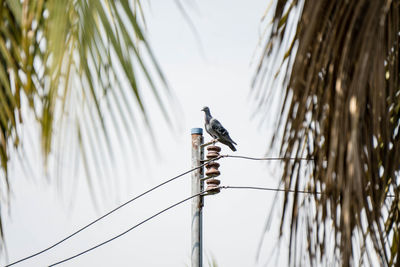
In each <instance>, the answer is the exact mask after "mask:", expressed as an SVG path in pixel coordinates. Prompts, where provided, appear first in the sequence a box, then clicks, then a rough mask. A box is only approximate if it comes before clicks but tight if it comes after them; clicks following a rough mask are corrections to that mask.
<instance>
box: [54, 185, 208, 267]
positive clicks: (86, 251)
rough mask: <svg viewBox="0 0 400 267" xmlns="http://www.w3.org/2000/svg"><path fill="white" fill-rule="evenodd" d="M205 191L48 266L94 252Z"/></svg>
mask: <svg viewBox="0 0 400 267" xmlns="http://www.w3.org/2000/svg"><path fill="white" fill-rule="evenodd" d="M207 191H208V190H205V191H203V192H200V193H198V194H195V195H192V196H190V197H187V198H185V199H183V200H181V201H179V202H176V203H175V204H173V205H171V206H169V207H167V208H165V209H163V210H161V211H159V212H157V213H156V214H154V215H152V216H150V217H148V218H147V219H145V220H143V221H141V222H140V223H138V224H136V225H134V226H132V227H131V228H129V229H127V230H125V231H124V232H122V233H120V234H118V235H116V236H114V237H112V238H110V239H107V240H106V241H103V242H101V243H99V244H97V245H95V246H93V247H91V248H89V249H86V250H84V251H82V252H80V253H78V254H75V255H73V256H71V257H69V258H66V259H64V260H61V261H59V262H56V263H53V264H51V265H49V267H51V266H56V265H58V264H61V263H64V262H66V261H69V260H72V259H74V258H76V257H79V256H81V255H83V254H86V253H88V252H89V251H92V250H94V249H96V248H98V247H101V246H103V245H105V244H107V243H109V242H111V241H113V240H115V239H117V238H119V237H121V236H123V235H125V234H127V233H128V232H130V231H132V230H133V229H135V228H136V227H138V226H140V225H142V224H144V223H145V222H148V221H150V220H151V219H153V218H155V217H157V216H158V215H160V214H162V213H164V212H166V211H167V210H169V209H172V208H174V207H176V206H178V205H180V204H182V203H184V202H186V201H188V200H190V199H192V198H194V197H197V196H200V195H203V194H204V193H206V192H207Z"/></svg>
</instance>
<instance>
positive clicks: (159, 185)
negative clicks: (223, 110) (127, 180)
mask: <svg viewBox="0 0 400 267" xmlns="http://www.w3.org/2000/svg"><path fill="white" fill-rule="evenodd" d="M220 158H221V156H220V157H217V158H214V159H210V160H206V161H204V163H203V164H201V165H199V166H197V167H195V168H193V169H190V170H188V171H185V172H183V173H181V174H179V175H177V176H175V177H173V178H171V179H169V180H166V181H164V182H162V183H161V184H158V185H156V186H154V187H152V188H150V189H149V190H147V191H145V192H143V193H141V194H140V195H138V196H136V197H133V198H131V199H130V200H128V201H126V202H124V203H122V204H121V205H119V206H118V207H116V208H114V209H112V210H111V211H109V212H107V213H106V214H104V215H102V216H101V217H99V218H97V219H95V220H94V221H92V222H90V223H88V224H87V225H85V226H83V227H82V228H80V229H78V230H77V231H75V232H73V233H72V234H70V235H68V236H67V237H65V238H63V239H61V240H60V241H58V242H56V243H54V244H53V245H51V246H49V247H47V248H45V249H43V250H41V251H39V252H36V253H34V254H32V255H29V256H27V257H25V258H22V259H19V260H17V261H14V262H12V263H9V264H8V265H5V267H8V266H12V265H15V264H17V263H20V262H23V261H26V260H28V259H30V258H33V257H36V256H38V255H40V254H42V253H44V252H46V251H49V250H50V249H52V248H54V247H56V246H58V245H60V244H61V243H63V242H64V241H66V240H68V239H70V238H71V237H73V236H75V235H76V234H78V233H80V232H82V231H83V230H85V229H86V228H88V227H90V226H92V225H93V224H95V223H97V222H98V221H100V220H102V219H104V218H105V217H107V216H109V215H110V214H112V213H114V212H115V211H117V210H119V209H120V208H122V207H124V206H126V205H128V204H129V203H131V202H133V201H134V200H137V199H138V198H140V197H142V196H144V195H146V194H148V193H150V192H151V191H153V190H155V189H157V188H159V187H161V186H163V185H165V184H167V183H170V182H172V181H174V180H176V179H178V178H180V177H182V176H184V175H186V174H188V173H191V172H192V171H195V170H197V169H200V168H202V167H204V166H205V165H207V163H209V162H211V161H216V160H218V159H220Z"/></svg>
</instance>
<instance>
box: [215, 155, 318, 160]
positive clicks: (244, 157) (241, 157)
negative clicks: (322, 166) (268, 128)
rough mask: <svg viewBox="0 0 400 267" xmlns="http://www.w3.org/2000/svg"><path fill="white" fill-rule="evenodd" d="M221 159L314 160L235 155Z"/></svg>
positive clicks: (223, 156) (224, 156)
mask: <svg viewBox="0 0 400 267" xmlns="http://www.w3.org/2000/svg"><path fill="white" fill-rule="evenodd" d="M221 157H222V158H238V159H249V160H307V161H310V160H314V159H313V158H285V157H265V158H254V157H248V156H237V155H222V156H221Z"/></svg>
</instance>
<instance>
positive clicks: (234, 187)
mask: <svg viewBox="0 0 400 267" xmlns="http://www.w3.org/2000/svg"><path fill="white" fill-rule="evenodd" d="M220 188H221V189H252V190H263V191H276V192H290V193H302V194H317V195H321V194H323V193H321V192H318V191H316V192H313V191H304V190H291V189H289V190H286V189H282V188H272V187H258V186H231V185H222V186H220Z"/></svg>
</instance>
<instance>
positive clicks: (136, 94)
mask: <svg viewBox="0 0 400 267" xmlns="http://www.w3.org/2000/svg"><path fill="white" fill-rule="evenodd" d="M0 14H1V24H0V159H1V169H2V174H3V177H5V181H6V184H7V185H8V169H7V168H8V162H9V160H10V158H11V157H12V155H10V149H9V147H10V146H13V147H14V148H15V149H18V147H19V146H20V143H21V140H20V135H19V132H18V129H19V128H20V127H19V126H21V125H23V123H24V116H23V112H21V105H24V103H25V102H26V103H27V105H28V106H29V112H32V113H33V114H34V117H35V119H36V121H37V123H38V124H39V125H40V131H41V148H42V152H43V155H44V159H45V164H46V165H48V155H49V154H51V153H52V152H54V151H56V152H58V153H57V154H60V153H62V151H57V150H60V149H61V148H62V147H64V146H65V145H64V146H63V145H62V144H63V142H64V141H63V140H60V139H58V142H56V141H55V140H56V139H57V138H61V139H62V138H66V137H68V140H69V141H71V140H72V141H73V142H75V143H76V144H77V145H76V149H77V150H78V151H80V153H79V155H80V158H81V161H82V162H83V166H84V168H85V170H86V174H87V176H88V183H89V185H91V186H90V187H92V186H93V184H94V183H93V181H92V179H93V178H92V177H111V175H110V168H112V164H111V163H112V161H113V159H114V155H113V144H111V136H119V137H120V138H118V142H119V143H120V144H124V145H125V144H126V143H129V144H131V145H132V146H134V144H135V142H134V141H132V140H135V139H137V138H139V133H138V132H140V131H142V130H145V131H147V132H148V133H150V134H149V135H150V136H152V124H151V122H150V118H149V114H148V108H147V106H146V104H145V101H144V99H143V96H144V90H150V91H151V94H150V96H152V97H153V98H154V101H155V102H156V103H157V105H158V107H159V109H160V111H161V112H162V114H164V116H165V117H164V118H165V120H166V121H168V122H169V121H170V115H169V113H168V112H167V110H168V108H169V104H170V103H169V101H170V94H171V92H170V90H169V89H168V85H167V82H166V80H165V78H164V76H163V74H162V72H161V69H160V67H159V66H158V64H157V62H156V60H155V58H154V55H153V52H152V50H151V48H150V45H149V43H148V41H147V40H146V37H145V34H144V32H143V30H142V28H143V25H144V17H143V11H142V6H141V4H140V2H139V1H138V0H135V1H111V0H107V1H100V0H94V1H85V0H74V1H68V0H60V1H47V0H38V1H19V0H6V1H2V2H1V4H0ZM147 95H149V94H146V96H147ZM146 102H147V100H146ZM167 105H168V106H167ZM137 121H139V122H144V123H142V124H141V123H137ZM140 127H142V128H143V129H142V130H140V131H139V128H140ZM132 129H135V131H134V130H132ZM124 131H125V132H124ZM67 132H68V133H67ZM70 132H73V134H72V135H71V134H70ZM124 145H123V146H124ZM123 146H122V147H123ZM137 149H138V147H137V146H135V147H134V150H137ZM72 153H75V152H72ZM63 156H64V155H62V156H61V157H63ZM65 157H67V158H69V157H68V156H66V155H65ZM62 161H63V160H62V159H61V160H60V159H59V160H57V161H56V162H62ZM51 162H52V163H51V164H50V165H52V164H53V163H54V162H55V161H51ZM91 166H92V167H93V166H98V167H99V168H92V167H91ZM0 223H1V221H0ZM0 234H1V232H0ZM0 237H1V235H0Z"/></svg>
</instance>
